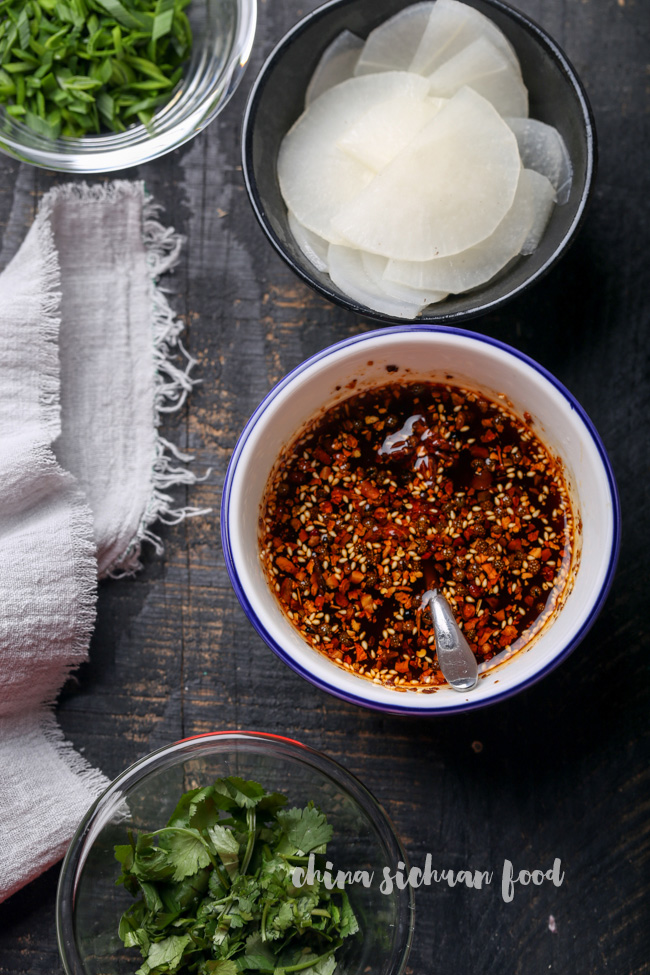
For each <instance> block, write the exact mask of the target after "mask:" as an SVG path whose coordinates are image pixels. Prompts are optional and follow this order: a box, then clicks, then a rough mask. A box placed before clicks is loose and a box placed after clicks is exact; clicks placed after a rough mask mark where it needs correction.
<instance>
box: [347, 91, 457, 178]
mask: <svg viewBox="0 0 650 975" xmlns="http://www.w3.org/2000/svg"><path fill="white" fill-rule="evenodd" d="M444 103H445V99H444V98H420V97H416V96H415V95H401V96H400V97H398V98H391V99H389V100H388V101H386V102H381V103H380V104H379V105H375V107H374V108H371V109H370V111H369V112H366V114H365V115H362V116H361V118H360V119H359V121H358V122H355V123H354V125H352V126H350V128H349V129H348V130H347V132H345V134H344V135H343V136H342V137H341V138H340V139H339V140H338V142H337V143H336V144H337V146H338V147H339V149H342V150H343V151H344V152H347V153H348V154H349V155H350V156H352V157H353V159H356V160H358V162H360V163H362V164H363V165H364V166H369V167H370V169H373V170H374V171H375V172H379V171H380V170H381V169H384V168H385V167H386V166H387V165H388V163H389V162H392V160H393V159H394V158H395V156H397V155H398V154H399V153H400V152H401V151H402V149H404V148H405V147H406V146H407V145H408V143H409V142H410V141H411V140H412V139H414V138H415V136H416V135H417V134H418V132H419V131H420V130H421V129H423V128H424V126H425V125H426V124H427V122H429V121H430V120H431V119H432V118H433V116H434V115H437V114H438V112H439V111H440V109H441V108H442V106H443V105H444Z"/></svg>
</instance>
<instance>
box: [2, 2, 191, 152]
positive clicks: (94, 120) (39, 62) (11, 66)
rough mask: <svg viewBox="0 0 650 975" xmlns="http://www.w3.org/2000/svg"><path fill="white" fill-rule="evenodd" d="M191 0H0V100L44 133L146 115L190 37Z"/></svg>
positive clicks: (167, 89)
mask: <svg viewBox="0 0 650 975" xmlns="http://www.w3.org/2000/svg"><path fill="white" fill-rule="evenodd" d="M189 2H190V0H0V104H4V105H5V111H6V113H7V115H9V116H10V117H12V118H16V119H20V120H21V121H23V122H24V123H25V124H27V125H28V126H29V127H30V128H31V129H33V130H34V131H35V132H37V133H38V134H40V135H43V136H46V137H48V138H57V137H58V136H60V135H62V136H73V137H80V136H84V135H87V134H89V133H98V132H100V131H101V130H102V129H104V130H112V131H113V132H123V131H124V130H125V128H126V127H127V125H132V124H133V123H134V122H136V121H137V120H139V121H140V122H142V123H143V124H145V125H148V124H149V122H150V121H151V119H152V118H153V115H154V113H155V111H156V109H157V108H159V107H160V106H161V105H163V104H164V103H165V102H166V101H168V100H169V98H170V97H171V94H172V90H173V88H174V86H175V85H176V84H177V83H178V81H179V79H180V77H181V74H182V66H183V64H184V62H185V61H186V60H187V58H188V56H189V53H190V50H191V44H192V38H191V31H190V26H189V21H188V19H187V15H186V14H185V8H186V7H187V5H188V4H189Z"/></svg>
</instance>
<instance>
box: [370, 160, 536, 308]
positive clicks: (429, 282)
mask: <svg viewBox="0 0 650 975" xmlns="http://www.w3.org/2000/svg"><path fill="white" fill-rule="evenodd" d="M540 180H543V181H544V183H545V184H546V187H547V188H548V190H550V194H551V203H552V198H553V187H552V186H551V184H550V183H549V181H548V180H547V179H546V178H545V177H544V176H539V174H538V173H535V172H533V170H531V169H524V170H522V171H521V175H520V178H519V183H518V185H517V192H516V193H515V198H514V201H513V204H512V206H511V208H510V210H509V211H508V213H507V214H506V215H505V217H504V218H503V220H502V221H501V223H500V224H499V226H498V227H497V228H496V230H495V231H494V233H493V234H492V235H491V236H490V237H488V238H487V239H486V240H483V241H481V243H480V244H477V245H476V246H474V247H470V248H468V249H467V250H465V251H463V252H462V253H460V254H453V255H452V256H451V257H439V258H436V259H435V260H432V261H419V262H415V261H395V260H393V261H389V262H388V264H387V266H386V270H385V272H384V277H385V278H386V279H387V280H391V281H397V282H399V283H400V284H405V285H408V286H409V287H411V288H425V289H426V288H431V289H438V290H440V291H449V292H453V293H454V294H459V293H460V292H462V291H469V290H470V288H476V287H477V286H478V285H480V284H485V282H486V281H489V280H490V278H493V277H494V275H495V274H497V273H498V272H499V271H500V270H501V268H503V267H505V266H506V264H508V263H509V261H511V260H512V258H513V257H516V256H517V254H519V253H520V251H521V249H522V247H523V245H524V243H525V241H526V239H527V237H528V235H529V234H530V233H531V231H532V229H533V225H534V224H535V225H537V222H538V221H539V222H541V220H543V219H544V216H543V214H542V213H540V212H539V211H540V210H542V209H543V210H544V214H546V218H547V217H548V212H550V211H547V210H546V209H545V207H546V202H545V201H548V193H546V194H545V192H544V187H543V186H542V185H541V183H540Z"/></svg>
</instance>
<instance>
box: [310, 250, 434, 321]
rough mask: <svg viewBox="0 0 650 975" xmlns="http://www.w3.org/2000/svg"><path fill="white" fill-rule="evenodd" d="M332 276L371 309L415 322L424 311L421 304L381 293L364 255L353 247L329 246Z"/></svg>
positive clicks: (347, 291)
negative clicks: (363, 260)
mask: <svg viewBox="0 0 650 975" xmlns="http://www.w3.org/2000/svg"><path fill="white" fill-rule="evenodd" d="M328 263H329V269H330V270H329V273H330V277H331V278H332V281H333V282H334V284H335V285H336V286H337V288H340V289H341V291H342V292H343V293H344V294H345V295H347V296H348V297H349V298H352V300H353V301H358V302H359V303H360V304H362V305H366V306H367V307H368V308H374V310H375V311H378V312H381V313H382V314H384V315H390V316H392V317H393V318H407V319H413V318H415V317H416V316H417V315H419V313H420V312H421V311H422V305H421V304H419V303H415V302H406V301H401V300H400V299H398V298H390V297H389V296H388V295H382V294H380V293H379V292H378V289H377V287H376V285H375V284H374V283H373V281H372V280H371V278H370V277H368V275H367V274H366V272H365V270H364V268H363V263H362V261H361V253H360V252H359V251H358V250H356V249H354V248H352V247H341V246H339V245H338V244H330V247H329V251H328Z"/></svg>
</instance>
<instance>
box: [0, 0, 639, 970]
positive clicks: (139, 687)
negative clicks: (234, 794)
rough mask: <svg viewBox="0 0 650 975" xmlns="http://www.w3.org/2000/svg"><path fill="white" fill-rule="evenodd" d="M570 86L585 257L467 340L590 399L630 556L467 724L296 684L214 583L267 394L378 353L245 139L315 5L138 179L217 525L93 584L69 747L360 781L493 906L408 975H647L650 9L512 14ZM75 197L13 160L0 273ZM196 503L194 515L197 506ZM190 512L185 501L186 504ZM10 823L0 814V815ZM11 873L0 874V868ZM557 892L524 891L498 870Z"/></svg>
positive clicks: (26, 958)
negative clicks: (332, 362) (259, 184)
mask: <svg viewBox="0 0 650 975" xmlns="http://www.w3.org/2000/svg"><path fill="white" fill-rule="evenodd" d="M517 5H518V7H519V8H520V9H521V10H522V11H524V12H525V13H527V14H528V15H530V16H531V17H532V18H533V19H535V20H536V21H537V22H538V23H540V24H541V25H542V26H543V27H545V28H546V29H547V30H548V31H549V32H550V33H551V34H552V35H553V36H554V37H555V38H556V40H557V41H558V42H559V44H560V45H561V46H562V47H563V48H564V50H565V51H566V53H567V54H568V56H569V58H570V59H571V61H572V62H573V64H574V66H575V67H576V69H577V71H578V73H579V74H580V76H581V78H582V80H583V82H584V84H585V87H586V89H587V92H588V95H589V97H590V100H591V104H592V107H593V110H594V114H595V117H596V124H597V131H598V136H599V157H600V158H599V171H598V177H597V186H596V191H595V195H594V198H593V202H592V205H591V208H590V211H589V214H588V217H587V220H586V222H585V224H584V227H583V229H582V231H581V233H580V235H579V238H578V240H577V241H576V243H575V245H574V246H573V248H572V249H571V250H570V252H569V253H568V254H567V255H566V257H565V259H564V260H563V261H562V262H561V263H560V264H559V266H557V267H556V268H555V269H554V270H553V271H552V272H551V273H550V274H549V275H548V276H547V277H546V278H545V279H544V280H543V281H542V282H541V283H538V284H537V285H536V287H535V288H533V289H532V290H531V291H530V292H529V293H527V294H525V295H523V296H522V297H520V298H518V299H516V300H515V301H513V302H512V303H511V304H509V305H508V306H506V307H505V308H503V309H502V310H500V311H498V312H496V313H494V314H492V315H489V316H487V317H484V318H482V319H480V320H478V321H476V322H473V323H472V327H473V328H477V329H479V330H480V331H483V332H485V333H487V334H489V335H492V336H495V337H497V338H499V339H502V340H504V341H506V342H509V343H511V344H513V345H515V346H517V347H518V348H520V349H522V350H523V351H524V352H526V353H528V354H529V355H531V356H533V357H534V358H535V359H537V360H538V361H539V362H541V363H542V364H543V365H544V366H546V367H547V368H549V369H550V370H551V371H552V372H554V373H555V375H556V376H557V377H558V378H559V379H560V380H561V381H562V382H563V383H564V384H565V385H566V386H567V387H568V388H569V389H570V390H571V391H572V392H573V393H574V394H575V395H576V396H577V398H578V399H579V401H580V402H581V403H582V405H583V406H584V407H585V409H586V410H587V412H588V413H589V415H590V416H591V418H592V420H593V421H594V423H595V425H596V427H597V429H598V431H599V433H600V435H601V437H602V439H603V441H604V443H605V446H606V448H607V450H608V451H609V455H610V458H611V460H612V463H613V467H614V470H615V473H616V476H617V479H618V484H619V488H620V493H621V502H622V510H623V519H624V523H623V542H622V550H621V557H620V562H619V568H618V573H617V576H616V579H615V582H614V586H613V588H612V591H611V593H610V596H609V598H608V601H607V603H606V605H605V608H604V610H603V612H602V613H601V615H600V617H599V619H598V620H597V622H596V624H595V626H594V627H593V629H592V630H591V631H590V632H589V634H588V636H587V637H586V639H585V640H584V641H583V643H582V644H581V645H580V646H579V647H578V649H577V650H576V651H575V652H574V653H573V655H572V656H571V658H570V659H569V660H568V661H567V662H566V663H564V664H563V666H562V667H560V668H559V669H558V670H556V671H555V672H554V673H552V674H551V675H550V676H548V677H547V678H545V679H544V680H543V681H542V682H541V683H539V684H538V685H536V686H534V687H532V688H531V689H529V690H528V691H526V692H525V693H522V694H520V695H518V696H517V697H515V698H514V699H512V700H510V701H507V702H505V703H502V704H499V705H497V706H495V707H492V708H487V709H484V710H482V711H479V712H477V713H473V714H470V715H467V716H459V717H453V718H445V719H437V720H406V719H401V718H397V717H387V718H384V717H381V716H379V715H377V714H374V713H371V712H369V711H365V710H362V709H359V708H355V707H353V706H349V705H346V704H345V703H343V702H341V701H338V700H336V699H334V698H332V697H330V696H328V695H326V694H324V693H323V692H321V691H319V690H318V689H316V688H315V687H312V686H311V685H310V684H308V683H306V682H305V681H303V680H302V679H300V678H299V677H297V676H295V675H294V674H293V673H292V672H291V671H289V669H288V668H287V667H286V666H284V665H283V664H282V663H281V662H280V661H279V660H278V659H277V658H276V657H275V656H274V655H273V654H272V653H271V651H270V650H268V649H267V647H266V646H265V644H264V643H263V642H262V641H261V640H260V638H259V637H258V636H257V635H256V633H255V632H254V631H253V629H252V627H251V626H250V625H249V623H248V622H247V620H246V618H245V616H244V614H243V612H242V610H241V608H240V606H239V603H238V602H237V599H236V598H235V596H234V594H233V592H232V590H231V587H230V584H229V580H228V576H227V573H226V569H225V566H224V560H223V555H222V551H221V545H220V538H219V514H218V512H219V503H220V497H221V489H222V485H223V479H224V474H225V470H226V466H227V462H228V459H229V455H230V453H231V451H232V448H233V446H234V444H235V440H236V438H237V436H238V433H239V431H240V430H241V428H242V426H243V424H244V423H245V421H246V419H247V418H248V416H249V415H250V413H251V412H252V410H253V409H254V407H255V406H256V405H257V403H258V402H259V400H260V399H261V397H262V396H263V395H264V394H265V393H266V392H267V391H268V389H269V388H270V387H271V385H272V384H273V383H274V382H275V381H276V380H278V379H279V378H280V377H281V376H282V375H283V374H284V373H286V372H287V371H288V370H289V369H291V368H292V367H293V366H295V365H296V364H298V363H299V362H300V361H301V360H303V359H304V358H305V357H306V356H308V355H310V354H311V353H314V352H316V351H317V350H319V349H321V348H323V347H325V346H326V345H329V344H330V343H332V342H333V341H335V340H338V339H341V338H344V337H346V336H349V335H352V334H355V333H358V332H361V331H364V330H366V329H369V328H370V327H372V326H371V323H370V322H367V321H364V320H361V319H358V318H356V317H355V316H354V315H352V314H351V313H346V312H344V311H342V310H340V309H337V308H335V307H333V306H331V305H329V304H327V303H326V302H325V301H324V300H322V299H321V298H320V297H318V296H317V295H315V294H314V293H312V292H311V291H310V290H308V289H307V287H305V286H304V285H303V284H302V283H301V282H299V281H298V280H297V279H296V278H295V277H294V276H293V274H292V272H291V271H290V270H289V269H288V268H287V267H286V266H285V265H284V264H283V263H282V262H281V261H280V259H279V258H278V257H277V256H276V254H275V253H274V251H273V250H272V248H271V247H270V246H269V244H268V243H267V241H266V239H265V237H264V236H263V234H262V232H261V230H260V229H259V227H258V226H257V224H256V221H255V218H254V216H253V213H252V210H251V208H250V206H249V203H248V200H247V197H246V192H245V189H244V184H243V180H242V173H241V164H240V124H241V118H242V112H243V108H244V105H245V100H246V97H247V94H248V91H249V90H250V86H251V84H252V82H253V80H254V78H255V75H256V73H257V71H258V69H259V67H260V66H261V64H262V61H263V59H264V57H265V56H266V54H267V53H268V52H269V51H270V50H271V48H272V46H273V45H274V44H275V42H276V41H277V40H278V39H279V38H280V37H281V36H282V34H283V33H284V32H285V31H286V30H287V29H288V28H289V27H290V26H292V24H293V23H294V22H295V21H296V20H297V19H298V18H299V17H300V16H302V15H303V14H304V13H307V12H308V11H309V10H311V9H313V8H314V7H315V6H317V4H316V3H312V2H309V0H305V2H297V0H266V2H261V3H260V5H259V17H260V20H259V28H258V34H257V39H256V44H255V48H254V52H253V57H252V63H251V65H250V67H249V69H248V72H247V74H246V76H245V78H244V81H243V83H242V85H241V86H240V89H239V90H238V91H237V93H236V95H235V97H234V98H233V99H232V101H231V102H230V103H229V105H228V106H227V108H226V109H225V111H224V112H223V113H222V114H221V115H220V116H219V118H218V119H217V120H216V121H215V122H214V123H213V124H212V125H211V126H209V127H208V129H207V130H206V131H205V132H203V133H202V134H201V135H200V136H198V137H197V138H196V139H195V140H194V141H193V142H191V143H190V144H188V145H187V146H185V147H184V148H182V149H180V150H178V151H176V152H174V153H172V154H170V155H168V156H166V157H165V158H163V159H161V160H159V161H157V162H154V163H151V164H148V165H146V166H143V167H141V168H139V169H136V170H129V171H128V172H126V173H124V174H122V175H124V176H125V177H127V178H136V177H137V178H144V179H145V180H146V183H147V185H148V187H149V189H150V190H151V191H152V193H153V194H154V195H155V197H156V199H157V200H158V201H159V202H160V203H162V204H163V205H164V208H165V220H166V221H167V222H169V223H171V224H173V225H174V226H175V227H176V228H177V230H179V231H181V232H182V233H184V234H185V235H186V237H187V244H186V246H185V248H184V251H183V255H182V260H181V263H180V264H179V266H178V268H177V269H176V271H175V272H174V273H173V274H172V275H171V276H170V278H169V281H168V285H169V287H170V288H171V289H172V294H173V296H174V297H173V300H174V304H175V307H176V308H177V310H178V312H179V314H180V315H182V316H183V318H184V320H185V321H186V323H187V334H186V343H187V346H188V348H189V350H190V351H191V353H192V354H193V355H195V356H196V357H197V358H198V360H199V362H200V367H199V373H200V376H201V379H202V383H201V385H200V386H197V388H196V390H195V391H194V392H193V393H192V395H191V397H190V399H189V402H188V404H187V406H186V407H185V408H184V409H183V411H182V412H181V413H179V414H176V415H172V416H170V417H169V418H168V420H166V422H165V428H164V433H165V435H166V436H168V437H170V438H172V439H175V440H176V441H177V442H178V443H179V444H180V445H181V446H182V447H183V448H186V449H187V450H189V451H190V452H191V453H192V455H193V456H194V463H193V467H194V469H195V470H196V472H197V473H199V474H202V473H205V472H206V471H208V469H211V471H212V473H211V474H210V475H209V476H208V477H207V478H206V480H205V481H203V482H202V483H201V484H199V485H197V486H195V487H192V488H190V489H187V491H186V492H185V493H186V496H187V498H188V500H189V501H190V502H191V503H192V504H196V505H201V506H205V507H210V508H212V513H211V514H210V515H209V516H206V517H202V518H197V519H192V520H188V521H186V522H185V523H183V524H181V525H177V526H175V527H169V528H163V530H162V533H163V536H164V541H165V554H164V556H156V555H155V554H154V553H153V552H152V551H151V550H149V551H146V552H145V568H144V571H143V572H142V573H141V574H140V575H139V576H138V577H137V578H136V579H133V580H125V581H110V582H107V583H104V584H102V586H101V591H100V596H99V607H98V620H97V627H96V633H95V636H94V638H93V641H92V645H91V648H90V660H89V662H88V663H87V664H86V665H84V666H83V667H81V669H80V670H79V672H78V673H77V675H76V676H75V678H74V679H73V680H72V681H70V682H69V684H68V685H67V686H66V687H65V688H64V690H63V692H62V694H61V696H60V700H59V703H58V707H57V714H58V718H59V721H60V723H61V725H62V727H63V729H64V731H65V733H66V735H67V736H68V737H69V738H70V739H71V740H72V742H74V744H75V746H76V747H77V748H79V749H80V750H81V751H82V752H83V754H84V755H85V756H86V758H88V760H89V761H90V762H92V763H93V764H94V765H96V766H98V767H99V768H101V769H102V770H103V771H104V772H105V773H106V774H107V775H109V776H114V775H116V774H117V773H118V772H120V771H121V770H122V769H123V768H124V767H125V766H126V765H128V764H130V763H131V762H133V761H134V760H136V759H138V758H139V757H141V756H143V755H144V754H145V753H147V752H149V751H150V750H151V749H154V748H156V747H158V746H160V745H163V744H166V743H168V742H170V741H173V740H175V739H178V738H181V737H183V736H186V735H189V734H193V733H198V732H204V731H210V730H217V729H224V728H249V729H258V730H264V731H270V732H283V733H286V734H288V735H290V736H292V737H295V738H298V739H300V740H302V741H304V742H305V743H307V744H309V745H312V746H314V747H316V748H319V749H322V750H324V751H325V752H327V753H328V754H329V755H331V756H333V757H334V758H336V759H338V760H339V761H340V762H341V763H342V764H343V765H345V766H346V767H347V768H348V769H349V770H350V771H351V772H353V773H355V774H356V775H358V776H359V777H360V778H361V779H362V780H363V781H364V782H365V783H366V784H367V785H368V786H369V787H370V788H371V789H372V791H373V792H374V793H375V795H376V796H377V798H378V799H379V801H380V802H381V803H382V804H383V806H384V808H385V809H386V810H387V812H388V814H389V815H390V816H391V818H392V819H393V821H394V823H395V825H396V827H397V830H398V832H399V833H400V835H401V837H402V839H403V841H404V843H405V845H406V848H407V851H408V853H409V856H410V858H411V860H412V862H413V863H415V864H420V863H421V862H422V861H423V859H424V857H425V855H426V853H429V852H430V853H431V854H432V856H433V859H434V863H435V864H436V865H437V866H438V867H439V869H442V868H444V869H448V868H453V869H460V868H461V867H463V868H465V867H468V868H469V867H471V868H472V869H481V870H493V871H494V872H495V882H494V883H493V885H492V886H491V887H490V888H488V889H486V890H482V891H476V890H468V889H466V888H464V887H463V888H454V889H450V888H448V887H447V886H443V885H440V884H439V885H432V886H431V887H428V888H422V889H421V890H420V891H418V893H417V897H416V911H417V916H416V936H415V943H414V947H413V951H412V954H411V958H410V962H409V969H408V970H409V972H411V973H413V975H434V973H437V972H441V973H442V972H446V973H449V975H469V973H472V975H493V973H494V975H496V973H499V975H543V973H544V975H545V973H547V972H553V973H556V975H592V973H601V972H604V973H612V975H640V973H645V972H650V916H649V915H650V909H649V901H650V876H649V873H650V825H649V819H650V789H649V783H650V734H649V721H648V715H649V712H650V665H649V658H648V654H650V646H649V644H648V634H649V626H648V622H647V620H648V605H649V600H648V589H649V587H650V560H649V559H648V546H649V538H650V535H649V532H648V527H649V520H650V504H649V495H648V484H649V481H650V472H649V469H648V458H649V456H650V443H649V435H648V431H649V429H650V423H649V420H650V416H649V405H650V403H649V398H650V397H649V391H650V381H649V376H648V346H649V334H648V324H649V317H650V314H649V313H650V271H649V263H648V248H649V246H650V231H649V229H648V227H649V225H650V207H649V200H650V165H649V164H648V155H647V154H648V153H649V152H650V138H649V135H650V133H649V127H650V95H649V91H650V41H649V34H650V6H649V4H648V0H518V2H517ZM65 180H66V177H64V176H62V175H57V174H53V173H49V172H46V171H43V170H38V169H35V168H33V167H30V166H28V165H24V164H19V163H18V162H15V161H13V160H11V159H9V158H6V157H2V158H0V245H1V249H0V267H4V266H5V264H6V263H7V261H8V260H9V258H10V257H11V256H12V254H13V253H14V252H15V250H16V249H17V247H18V245H19V243H20V242H21V241H22V239H23V237H24V235H25V232H26V230H27V228H28V227H29V225H30V223H31V221H32V219H33V217H34V214H35V210H36V206H37V203H38V199H39V197H40V196H41V194H42V193H43V192H45V191H46V190H47V189H49V188H50V187H51V186H53V185H56V184H58V183H61V182H64V181H65ZM184 490H185V489H184ZM182 495H183V491H180V492H179V498H180V499H182ZM0 801H2V798H1V797H0ZM1 855H2V851H1V850H0V856H1ZM556 857H559V858H561V860H562V867H563V869H564V871H565V881H564V883H563V885H562V886H561V887H560V888H556V887H554V886H553V885H551V884H548V883H547V884H545V885H543V886H541V887H527V888H522V889H518V890H517V891H516V893H515V897H514V900H513V901H512V903H509V904H505V903H504V902H503V900H502V898H501V894H500V886H499V884H498V882H497V880H498V876H500V871H501V868H502V865H503V862H504V860H505V859H506V858H507V859H509V860H511V861H512V862H513V863H514V865H515V868H516V869H520V868H528V869H532V868H542V869H548V868H550V867H551V866H552V864H553V860H554V859H555V858H556ZM57 876H58V867H57V868H54V869H52V870H50V871H49V872H48V873H47V874H45V875H44V876H42V877H41V878H40V879H38V880H37V881H35V882H34V883H32V884H31V885H30V886H29V887H27V888H25V889H24V890H22V891H21V892H19V893H18V894H16V895H14V897H12V898H11V899H10V900H9V901H7V902H6V903H4V904H2V905H0V973H1V975H10V973H11V975H18V973H34V975H45V973H60V972H62V971H63V969H62V966H61V963H60V961H59V957H58V953H57V947H56V933H55V924H54V903H55V890H56V882H57Z"/></svg>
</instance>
